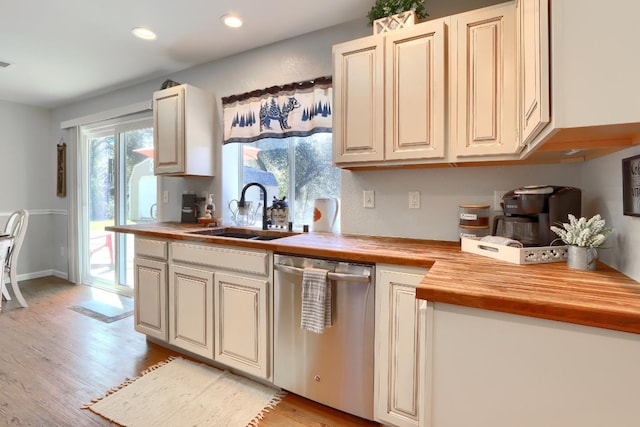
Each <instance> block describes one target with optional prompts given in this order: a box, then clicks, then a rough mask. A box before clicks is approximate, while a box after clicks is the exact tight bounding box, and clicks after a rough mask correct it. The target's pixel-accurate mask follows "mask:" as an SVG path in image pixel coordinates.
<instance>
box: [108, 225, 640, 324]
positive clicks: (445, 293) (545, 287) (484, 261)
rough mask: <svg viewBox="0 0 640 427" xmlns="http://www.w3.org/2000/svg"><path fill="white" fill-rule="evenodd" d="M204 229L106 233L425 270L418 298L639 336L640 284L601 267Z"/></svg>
mask: <svg viewBox="0 0 640 427" xmlns="http://www.w3.org/2000/svg"><path fill="white" fill-rule="evenodd" d="M202 228H203V227H202V226H201V225H198V224H180V223H158V224H144V225H129V226H119V227H107V228H106V230H108V231H116V232H122V233H131V234H136V235H141V236H149V237H162V238H168V239H176V240H194V241H200V242H207V243H211V244H226V245H233V246H240V247H247V248H262V249H268V250H272V251H274V252H279V253H290V254H296V255H303V256H312V257H326V258H337V259H343V260H346V261H357V262H366V263H387V264H397V265H405V266H413V267H422V268H429V272H428V273H427V275H426V276H425V277H424V278H423V279H422V282H421V283H420V285H419V286H418V288H417V290H416V297H417V298H420V299H425V300H429V301H433V302H442V303H448V304H456V305H462V306H467V307H474V308H480V309H487V310H494V311H501V312H506V313H512V314H520V315H525V316H531V317H539V318H543V319H550V320H558V321H562V322H569V323H576V324H580V325H587V326H595V327H600V328H606V329H613V330H618V331H625V332H632V333H640V283H638V282H636V281H635V280H633V279H631V278H629V277H627V276H625V275H624V274H622V273H620V272H618V271H616V270H614V269H612V268H610V267H608V266H606V265H605V264H603V263H598V269H597V270H596V271H577V270H571V269H569V268H567V266H566V263H564V262H559V263H550V264H537V265H517V264H511V263H507V262H504V261H498V260H494V259H492V258H487V257H483V256H480V255H475V254H470V253H466V252H462V251H461V250H460V245H459V244H458V243H457V242H442V241H433V240H417V239H403V238H392V237H376V236H361V235H339V234H330V233H288V232H279V233H282V234H283V235H284V236H286V237H282V238H279V239H277V240H271V241H253V240H244V239H230V238H221V237H216V236H201V235H193V234H189V232H190V231H196V230H199V229H202ZM258 231H259V230H258ZM273 232H274V231H270V233H273Z"/></svg>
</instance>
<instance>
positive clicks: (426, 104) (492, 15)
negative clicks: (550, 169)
mask: <svg viewBox="0 0 640 427" xmlns="http://www.w3.org/2000/svg"><path fill="white" fill-rule="evenodd" d="M516 18H517V14H516V3H515V2H513V1H511V2H507V3H503V4H500V5H497V6H490V7H486V8H483V9H479V10H476V11H472V12H467V13H463V14H459V15H454V16H451V17H447V18H443V19H438V20H433V21H427V22H424V23H421V24H417V25H415V26H412V27H408V28H402V29H398V30H395V31H390V32H387V33H384V34H381V35H374V36H371V37H365V38H362V39H359V40H354V41H351V42H347V43H342V44H340V45H336V46H334V57H333V60H334V97H335V102H334V111H335V112H336V113H337V114H335V115H334V150H335V151H334V161H335V163H336V164H337V165H339V166H343V167H363V166H365V167H366V166H389V165H416V164H434V163H448V162H461V161H473V160H478V158H481V159H486V158H487V156H494V157H495V156H498V157H500V156H502V158H505V156H510V157H511V158H513V157H514V156H517V155H518V153H519V151H520V139H519V132H518V111H519V107H518V100H519V96H518V93H519V84H520V79H519V73H518V72H519V65H518V64H519V60H518V37H517V34H518V33H517V29H518V28H517V19H516ZM532 37H535V35H534V36H532ZM536 64H537V63H536Z"/></svg>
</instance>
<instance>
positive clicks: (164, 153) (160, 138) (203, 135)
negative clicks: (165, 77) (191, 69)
mask: <svg viewBox="0 0 640 427" xmlns="http://www.w3.org/2000/svg"><path fill="white" fill-rule="evenodd" d="M213 108H214V100H213V96H212V95H211V94H208V93H207V92H205V91H203V90H201V89H198V88H196V87H193V86H190V85H186V84H183V85H179V86H174V87H171V88H168V89H163V90H160V91H157V92H154V94H153V127H154V148H155V150H154V165H155V170H154V172H155V174H156V175H176V176H189V175H194V176H213V174H214V168H213V165H214V163H213V139H214V129H213Z"/></svg>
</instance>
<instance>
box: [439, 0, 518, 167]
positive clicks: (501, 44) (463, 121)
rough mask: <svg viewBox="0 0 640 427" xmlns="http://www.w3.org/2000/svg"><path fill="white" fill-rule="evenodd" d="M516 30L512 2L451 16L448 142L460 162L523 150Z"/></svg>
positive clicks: (514, 10)
mask: <svg viewBox="0 0 640 427" xmlns="http://www.w3.org/2000/svg"><path fill="white" fill-rule="evenodd" d="M516 34H517V33H516V8H515V4H514V3H513V2H508V3H503V4H500V5H496V6H490V7H486V8H483V9H478V10H474V11H471V12H466V13H462V14H459V15H454V16H452V17H451V25H450V34H449V35H450V44H449V46H450V52H449V58H450V64H449V66H450V70H451V74H450V82H451V88H450V90H451V92H450V93H451V95H450V101H451V104H450V106H451V113H450V114H451V118H452V120H451V134H450V144H451V148H452V150H453V152H454V156H455V158H456V160H458V161H459V160H462V158H464V157H467V156H491V155H502V154H515V153H517V152H518V151H519V147H520V145H519V138H518V104H517V101H518V87H519V86H518V73H517V65H518V62H517V37H516Z"/></svg>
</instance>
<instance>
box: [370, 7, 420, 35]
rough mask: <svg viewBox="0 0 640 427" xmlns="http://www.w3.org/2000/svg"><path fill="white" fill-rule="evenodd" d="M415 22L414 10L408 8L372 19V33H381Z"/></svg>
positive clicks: (408, 25)
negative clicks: (404, 10)
mask: <svg viewBox="0 0 640 427" xmlns="http://www.w3.org/2000/svg"><path fill="white" fill-rule="evenodd" d="M415 23H416V12H415V11H413V10H408V11H406V12H402V13H396V14H395V15H391V16H387V17H385V18H380V19H376V20H374V21H373V34H374V35H375V34H382V33H386V32H387V31H393V30H397V29H399V28H404V27H410V26H412V25H413V24H415Z"/></svg>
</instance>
